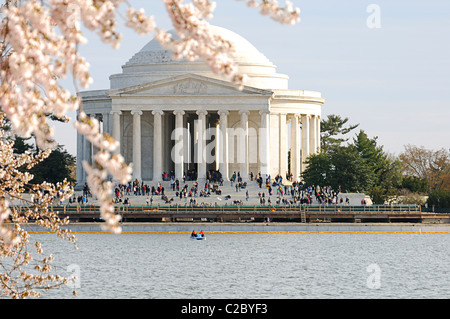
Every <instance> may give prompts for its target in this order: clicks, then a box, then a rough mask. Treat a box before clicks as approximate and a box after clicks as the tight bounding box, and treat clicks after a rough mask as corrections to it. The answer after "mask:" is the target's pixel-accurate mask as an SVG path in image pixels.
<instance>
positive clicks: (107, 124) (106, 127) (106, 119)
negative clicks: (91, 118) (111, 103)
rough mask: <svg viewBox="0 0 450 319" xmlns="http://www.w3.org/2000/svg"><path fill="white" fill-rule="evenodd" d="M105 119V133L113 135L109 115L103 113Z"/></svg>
mask: <svg viewBox="0 0 450 319" xmlns="http://www.w3.org/2000/svg"><path fill="white" fill-rule="evenodd" d="M102 118H103V133H108V134H111V128H110V127H109V113H108V112H106V113H102Z"/></svg>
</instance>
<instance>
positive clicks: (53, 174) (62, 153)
mask: <svg viewBox="0 0 450 319" xmlns="http://www.w3.org/2000/svg"><path fill="white" fill-rule="evenodd" d="M75 162H76V161H75V156H73V155H71V154H69V153H68V152H67V151H66V150H65V149H64V148H63V146H62V145H58V146H57V147H56V148H55V149H54V150H53V151H52V153H51V154H50V156H49V157H47V158H46V159H45V160H43V161H42V162H41V163H39V164H38V165H36V166H35V167H33V168H32V169H31V170H30V173H32V174H33V175H34V178H33V180H32V181H31V182H32V183H33V184H40V183H42V182H44V181H45V182H48V183H58V182H60V181H62V180H64V179H65V178H67V180H68V181H69V182H72V183H73V182H75V178H74V176H73V171H72V168H73V166H74V165H75Z"/></svg>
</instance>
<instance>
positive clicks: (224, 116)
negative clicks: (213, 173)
mask: <svg viewBox="0 0 450 319" xmlns="http://www.w3.org/2000/svg"><path fill="white" fill-rule="evenodd" d="M218 113H219V116H220V120H219V129H220V135H219V144H220V147H219V149H220V158H219V172H220V173H221V174H222V178H223V180H224V181H226V180H228V178H229V177H230V176H228V114H229V112H228V111H219V112H218Z"/></svg>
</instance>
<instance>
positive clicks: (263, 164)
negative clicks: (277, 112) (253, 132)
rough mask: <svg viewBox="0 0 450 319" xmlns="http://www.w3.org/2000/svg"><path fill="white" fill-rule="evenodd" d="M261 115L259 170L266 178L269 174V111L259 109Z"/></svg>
mask: <svg viewBox="0 0 450 319" xmlns="http://www.w3.org/2000/svg"><path fill="white" fill-rule="evenodd" d="M259 114H260V115H261V127H260V129H259V164H260V167H259V171H260V172H261V176H262V177H263V178H266V177H267V176H268V175H270V163H269V161H270V154H269V151H270V139H269V111H268V110H263V111H259Z"/></svg>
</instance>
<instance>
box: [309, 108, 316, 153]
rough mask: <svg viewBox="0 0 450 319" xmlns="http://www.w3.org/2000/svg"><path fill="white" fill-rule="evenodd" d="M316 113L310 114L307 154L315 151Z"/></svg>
mask: <svg viewBox="0 0 450 319" xmlns="http://www.w3.org/2000/svg"><path fill="white" fill-rule="evenodd" d="M316 117H317V115H311V117H310V121H309V123H310V127H309V154H315V153H316V152H317V120H316Z"/></svg>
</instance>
